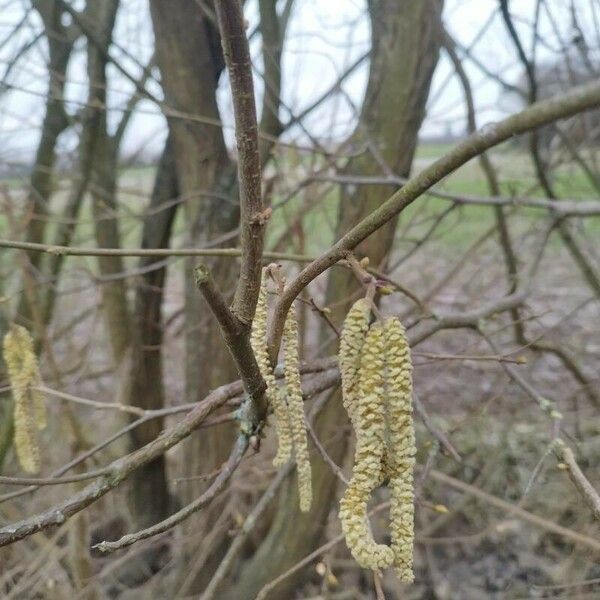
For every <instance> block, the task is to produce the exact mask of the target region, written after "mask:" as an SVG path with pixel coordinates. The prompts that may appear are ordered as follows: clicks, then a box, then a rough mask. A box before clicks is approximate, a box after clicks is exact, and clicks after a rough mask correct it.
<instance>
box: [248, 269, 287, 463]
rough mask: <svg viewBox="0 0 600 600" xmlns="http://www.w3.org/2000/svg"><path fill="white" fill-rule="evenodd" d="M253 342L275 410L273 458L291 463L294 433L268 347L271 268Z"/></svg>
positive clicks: (261, 295)
mask: <svg viewBox="0 0 600 600" xmlns="http://www.w3.org/2000/svg"><path fill="white" fill-rule="evenodd" d="M250 342H251V345H252V349H253V350H254V354H255V356H256V361H257V362H258V366H259V368H260V372H261V374H262V376H263V378H264V380H265V382H266V383H267V399H268V401H269V404H271V406H272V407H273V412H274V413H275V430H276V432H277V454H276V455H275V458H274V459H273V464H274V465H275V466H281V465H284V464H285V463H287V462H288V461H289V460H290V459H291V457H292V433H291V429H290V422H289V418H288V411H287V407H286V405H285V397H284V395H283V394H282V393H281V390H280V389H279V388H278V386H277V382H276V380H275V374H274V373H273V368H272V367H271V361H270V360H269V350H268V347H267V272H266V269H263V272H262V281H261V284H260V293H259V296H258V302H257V304H256V312H255V314H254V320H253V322H252V333H251V337H250Z"/></svg>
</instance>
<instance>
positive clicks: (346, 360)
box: [339, 298, 371, 421]
mask: <svg viewBox="0 0 600 600" xmlns="http://www.w3.org/2000/svg"><path fill="white" fill-rule="evenodd" d="M370 312H371V303H370V302H369V301H368V300H367V299H366V298H361V299H360V300H357V301H356V302H355V303H354V304H353V305H352V307H351V308H350V310H349V311H348V314H347V315H346V319H345V320H344V327H343V329H342V335H341V338H340V351H339V363H340V374H341V376H342V402H343V404H344V408H345V409H346V412H347V413H348V416H349V417H350V421H353V419H354V408H355V406H356V403H357V391H358V389H357V388H358V370H359V367H360V357H361V352H362V348H363V344H364V341H365V336H366V335H367V331H368V329H369V316H370Z"/></svg>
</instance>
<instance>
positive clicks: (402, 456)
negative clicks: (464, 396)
mask: <svg viewBox="0 0 600 600" xmlns="http://www.w3.org/2000/svg"><path fill="white" fill-rule="evenodd" d="M385 360H386V379H387V435H388V440H387V445H388V452H387V453H386V470H387V475H388V476H389V480H390V483H389V485H390V492H391V497H390V530H391V539H392V542H391V547H392V550H393V552H394V568H395V570H396V572H397V574H398V577H399V578H400V580H401V581H404V582H412V581H413V580H414V576H413V543H414V490H413V468H414V463H415V453H416V449H415V433H414V426H413V418H412V363H411V358H410V348H409V345H408V342H407V340H406V334H405V331H404V327H403V326H402V323H400V321H399V319H397V318H395V317H392V318H390V319H387V321H386V322H385Z"/></svg>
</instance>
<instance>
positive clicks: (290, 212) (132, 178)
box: [0, 144, 600, 254]
mask: <svg viewBox="0 0 600 600" xmlns="http://www.w3.org/2000/svg"><path fill="white" fill-rule="evenodd" d="M451 147H452V144H423V145H420V146H419V147H418V149H417V152H416V157H415V163H414V167H413V172H418V171H419V170H421V169H423V168H424V167H426V166H427V165H428V164H430V163H431V162H432V161H433V160H435V159H436V158H438V157H440V156H441V155H443V154H444V153H445V152H447V151H448V150H449V149H451ZM490 156H491V158H492V161H493V163H494V166H495V168H496V169H497V172H498V178H499V181H500V185H501V189H502V193H503V194H504V195H506V196H515V197H518V196H519V195H523V194H529V195H530V196H534V197H535V196H538V197H540V196H543V193H541V191H540V190H539V189H536V188H535V186H534V182H535V177H534V172H533V167H532V164H531V160H530V159H529V157H528V155H527V154H525V153H524V152H522V151H520V150H515V149H514V148H511V147H507V146H506V145H505V146H504V147H500V148H499V149H497V150H495V151H494V152H493V153H492V154H491V155H490ZM153 175H154V168H153V167H135V168H130V169H127V171H125V172H123V173H122V174H121V177H120V180H119V186H120V192H121V195H120V200H121V203H120V211H121V213H122V219H121V221H120V223H121V233H122V238H123V245H124V246H130V247H135V246H137V245H139V238H140V232H139V227H140V220H139V218H138V217H139V215H140V214H141V213H142V212H143V210H144V206H145V203H146V199H147V195H148V193H149V191H150V189H151V186H152V180H153ZM553 177H554V186H555V188H556V190H557V191H558V193H559V195H560V197H562V198H569V199H583V198H587V199H589V198H594V197H596V196H597V192H596V190H595V189H594V188H593V186H592V184H591V183H590V181H589V180H588V178H587V177H586V175H585V173H584V172H583V171H582V170H581V169H580V168H579V167H578V166H576V165H573V164H568V165H564V166H561V167H559V168H557V169H555V170H554V172H553ZM1 183H2V185H3V186H4V189H5V190H6V193H7V194H9V195H11V196H12V197H13V198H15V200H14V201H13V206H15V207H16V206H18V204H17V202H18V200H16V198H18V197H19V194H20V190H22V189H23V188H24V185H23V184H24V179H23V178H22V177H20V178H11V179H4V180H2V182H1ZM62 185H63V186H65V185H68V182H63V183H62ZM438 189H440V190H443V191H446V192H449V193H453V194H457V195H461V194H464V195H481V196H485V195H488V194H489V190H488V186H487V183H486V180H485V177H484V175H483V173H482V171H481V169H480V168H479V165H478V163H477V161H471V162H470V163H468V164H467V165H465V166H463V167H462V168H461V169H459V170H458V171H456V172H455V173H453V174H452V175H450V176H449V177H447V178H446V179H445V180H444V181H443V182H441V183H440V184H439V186H438ZM319 193H320V192H319V189H317V186H311V187H309V188H306V189H305V190H304V191H301V192H300V193H299V194H298V195H297V196H296V197H295V198H292V199H291V200H289V201H287V202H286V203H285V206H282V207H280V208H277V209H276V210H275V212H274V215H273V218H272V219H271V222H270V224H269V227H268V239H267V245H268V246H271V247H272V246H273V245H274V244H276V243H277V242H278V241H279V238H280V237H281V236H282V234H283V233H284V232H285V231H286V230H287V228H288V227H289V225H290V223H292V222H293V221H294V220H295V219H297V217H298V215H299V214H301V215H302V224H303V239H302V245H303V248H302V250H303V252H304V253H306V254H315V253H318V252H320V251H322V250H323V249H324V248H325V247H326V246H327V245H328V244H330V243H331V242H332V241H333V235H334V227H335V222H336V219H337V212H338V204H339V193H338V190H337V189H335V188H334V187H332V189H331V190H329V191H327V192H326V193H325V194H324V195H323V197H322V198H320V199H318V201H317V198H316V194H319ZM61 197H63V198H64V197H66V193H64V192H58V194H57V198H59V199H60V198H61ZM280 201H281V198H278V197H277V196H275V198H274V199H273V204H274V205H275V206H276V205H277V204H278V203H279V202H280ZM448 207H449V202H448V201H446V200H443V199H440V198H435V197H433V196H427V195H426V196H424V197H422V198H420V199H418V200H417V201H416V202H414V203H413V204H412V205H411V206H409V207H408V208H407V209H406V210H405V211H404V213H403V214H402V218H401V227H400V229H399V235H402V236H404V237H406V238H407V239H409V240H411V239H416V238H418V237H419V236H421V235H423V234H424V233H425V232H427V231H428V230H429V228H430V227H431V225H432V224H433V222H434V221H435V220H436V219H437V218H438V216H439V215H440V214H441V213H442V212H443V211H445V210H446V209H447V208H448ZM510 210H511V209H509V212H510ZM544 216H545V213H544V211H541V210H538V209H532V208H519V209H518V211H517V212H516V213H515V215H514V216H513V217H511V218H512V220H513V222H514V221H518V222H517V223H516V225H517V228H518V229H523V228H526V227H527V226H528V225H529V224H530V223H531V222H532V221H534V220H537V219H540V218H543V217H544ZM493 221H494V211H493V208H492V207H489V206H462V207H459V208H457V209H456V210H454V211H452V214H450V215H448V216H447V217H446V218H445V219H444V220H443V221H442V223H441V224H440V225H439V227H438V228H437V229H436V233H435V239H436V240H438V241H443V243H445V244H448V245H449V246H450V247H453V248H455V249H460V248H463V247H466V246H468V245H469V244H470V243H471V242H472V240H473V239H474V238H475V237H476V236H478V235H480V234H481V233H482V232H483V231H485V229H486V228H488V227H490V226H491V225H492V224H493ZM585 221H586V222H585V224H584V227H585V228H586V229H587V230H588V231H590V232H593V233H596V232H599V231H600V218H590V219H586V220H585ZM184 228H185V223H184V217H183V215H182V214H180V215H179V218H178V221H177V223H176V225H175V231H176V232H178V233H179V234H181V233H182V232H183V231H184ZM0 235H2V237H10V236H11V231H10V227H9V220H8V218H7V217H6V216H0ZM50 237H52V236H50ZM178 237H179V238H180V236H179V235H176V238H178ZM178 243H179V245H181V243H183V242H182V240H181V239H179V240H177V239H176V241H175V245H177V244H178ZM74 244H76V245H88V244H93V217H92V214H91V210H90V207H89V203H86V204H85V205H84V207H83V208H82V211H81V214H80V217H79V224H78V227H77V234H76V239H75V241H74ZM295 245H296V246H298V245H299V244H298V243H296V244H295ZM288 249H290V250H294V251H300V249H299V248H298V247H295V248H292V247H291V246H290V245H289V244H288Z"/></svg>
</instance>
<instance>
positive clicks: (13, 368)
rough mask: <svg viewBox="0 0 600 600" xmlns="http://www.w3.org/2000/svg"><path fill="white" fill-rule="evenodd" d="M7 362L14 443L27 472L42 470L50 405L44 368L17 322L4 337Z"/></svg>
mask: <svg viewBox="0 0 600 600" xmlns="http://www.w3.org/2000/svg"><path fill="white" fill-rule="evenodd" d="M4 362H5V363H6V369H7V371H8V377H9V380H10V385H11V387H12V392H13V398H14V427H15V434H14V444H15V449H16V451H17V458H18V459H19V463H20V464H21V467H22V469H23V470H24V471H27V472H28V473H38V472H39V470H40V463H41V460H40V445H39V441H38V433H37V431H38V429H44V428H45V427H46V407H45V405H44V398H43V396H42V394H41V393H40V392H39V390H37V389H35V388H36V386H39V385H40V382H41V378H40V370H39V366H38V362H37V358H36V356H35V351H34V348H33V340H32V339H31V335H30V334H29V332H28V331H27V329H25V328H24V327H21V326H20V325H13V326H12V327H11V328H10V330H9V331H8V333H7V334H6V335H5V336H4Z"/></svg>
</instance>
